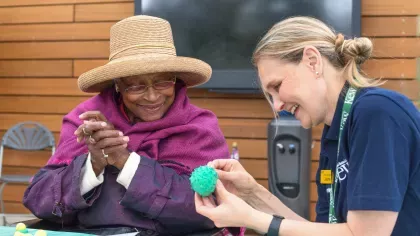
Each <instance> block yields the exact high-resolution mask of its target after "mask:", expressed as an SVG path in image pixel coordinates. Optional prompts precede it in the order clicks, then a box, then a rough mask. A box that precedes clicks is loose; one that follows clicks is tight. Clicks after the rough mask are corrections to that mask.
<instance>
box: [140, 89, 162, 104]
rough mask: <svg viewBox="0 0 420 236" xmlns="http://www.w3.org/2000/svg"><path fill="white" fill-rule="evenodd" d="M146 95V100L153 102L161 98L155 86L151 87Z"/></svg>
mask: <svg viewBox="0 0 420 236" xmlns="http://www.w3.org/2000/svg"><path fill="white" fill-rule="evenodd" d="M144 97H145V98H146V100H148V101H150V102H153V101H156V100H157V99H158V98H159V94H158V92H157V91H156V90H155V89H154V88H153V87H149V88H148V89H147V91H146V92H145V96H144Z"/></svg>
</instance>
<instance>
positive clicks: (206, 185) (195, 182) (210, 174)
mask: <svg viewBox="0 0 420 236" xmlns="http://www.w3.org/2000/svg"><path fill="white" fill-rule="evenodd" d="M217 178H218V176H217V173H216V171H215V170H214V168H212V167H209V166H200V167H197V168H196V169H195V170H194V171H193V173H192V174H191V177H190V182H191V187H192V189H193V190H194V191H195V192H196V193H198V194H199V195H200V196H203V197H207V196H209V195H210V194H212V193H213V192H214V190H215V188H216V182H217Z"/></svg>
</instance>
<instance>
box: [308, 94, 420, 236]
mask: <svg viewBox="0 0 420 236" xmlns="http://www.w3.org/2000/svg"><path fill="white" fill-rule="evenodd" d="M346 90H347V88H346V86H345V87H344V88H343V92H344V93H345V92H346ZM343 101H344V95H343V96H340V98H339V100H338V103H337V108H336V111H335V114H334V117H333V120H332V123H331V126H328V125H325V127H324V130H323V134H322V140H321V153H320V162H319V168H318V170H317V176H316V183H317V189H318V202H317V205H316V213H317V217H316V221H317V222H328V210H329V189H330V186H331V185H330V184H321V183H320V171H321V170H332V172H333V173H334V174H336V173H335V167H336V163H337V145H338V135H339V128H340V119H341V112H342V108H343ZM342 135H343V136H342V138H341V146H340V156H339V157H338V160H339V163H340V167H339V169H338V171H337V172H338V176H337V177H338V178H339V184H338V186H337V190H336V195H335V210H336V216H337V219H338V222H339V223H340V222H346V221H347V212H348V211H351V210H378V211H394V212H399V215H398V219H397V222H396V225H395V227H394V231H393V234H392V235H419V231H420V112H419V111H418V109H417V108H416V107H415V106H414V104H413V103H412V102H411V101H410V100H409V99H408V98H407V97H405V96H403V95H401V94H399V93H397V92H394V91H391V90H385V89H381V88H366V89H360V90H359V91H358V93H357V95H356V97H355V100H354V102H353V105H352V107H351V110H350V114H349V116H348V118H347V121H346V123H345V126H344V130H343V134H342ZM334 176H335V175H334Z"/></svg>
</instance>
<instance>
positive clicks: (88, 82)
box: [78, 55, 212, 93]
mask: <svg viewBox="0 0 420 236" xmlns="http://www.w3.org/2000/svg"><path fill="white" fill-rule="evenodd" d="M159 72H172V73H174V74H175V75H176V76H177V78H178V79H181V80H182V81H184V83H185V84H186V86H187V87H194V86H198V85H201V84H204V83H206V82H207V81H208V80H209V79H210V77H211V73H212V69H211V67H210V65H209V64H207V63H205V62H204V61H201V60H199V59H195V58H190V57H181V56H169V55H168V56H163V55H162V56H150V57H147V56H145V55H142V56H129V57H125V58H124V59H123V58H121V59H117V60H113V61H111V62H109V63H107V64H105V65H103V66H100V67H97V68H94V69H92V70H90V71H87V72H85V73H83V74H82V75H80V76H79V78H78V85H79V88H80V90H82V91H84V92H87V93H95V92H100V91H102V90H103V89H105V88H107V87H109V86H112V84H113V80H114V79H117V78H122V77H127V76H135V75H144V74H151V73H159Z"/></svg>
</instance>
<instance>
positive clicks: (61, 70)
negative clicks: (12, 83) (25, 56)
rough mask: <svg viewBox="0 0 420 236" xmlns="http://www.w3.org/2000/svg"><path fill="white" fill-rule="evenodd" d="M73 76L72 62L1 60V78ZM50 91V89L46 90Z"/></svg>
mask: <svg viewBox="0 0 420 236" xmlns="http://www.w3.org/2000/svg"><path fill="white" fill-rule="evenodd" d="M31 76H33V77H41V76H42V77H56V76H60V77H61V76H62V77H64V76H72V61H71V60H23V61H20V60H19V61H13V60H11V61H7V60H0V77H31ZM46 89H48V88H46Z"/></svg>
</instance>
